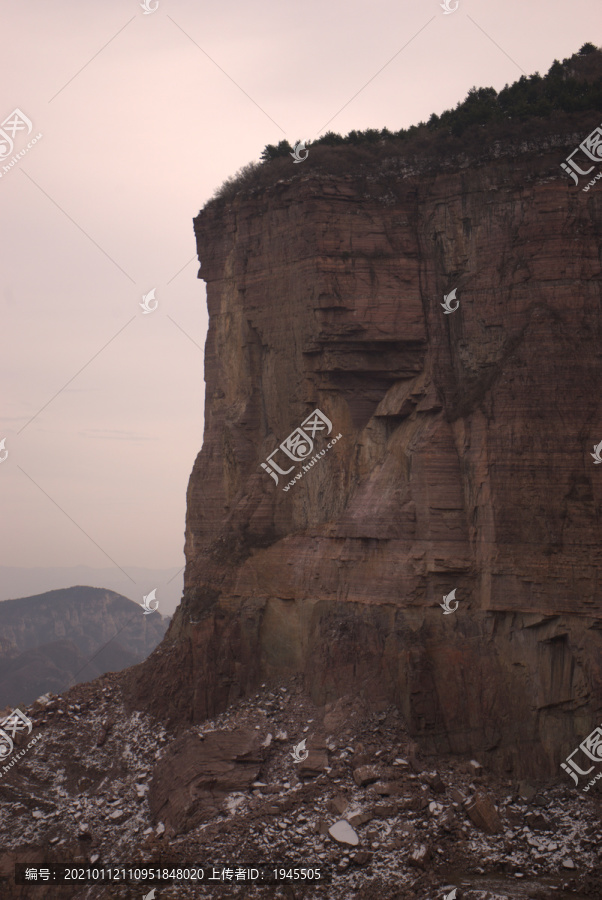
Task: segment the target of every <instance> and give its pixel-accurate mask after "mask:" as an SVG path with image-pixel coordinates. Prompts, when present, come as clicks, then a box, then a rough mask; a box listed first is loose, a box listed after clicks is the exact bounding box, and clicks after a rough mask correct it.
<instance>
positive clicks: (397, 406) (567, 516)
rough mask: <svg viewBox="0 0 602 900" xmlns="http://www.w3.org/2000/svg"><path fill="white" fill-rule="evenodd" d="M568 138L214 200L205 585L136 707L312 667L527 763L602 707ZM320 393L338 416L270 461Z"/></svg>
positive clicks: (598, 197)
mask: <svg viewBox="0 0 602 900" xmlns="http://www.w3.org/2000/svg"><path fill="white" fill-rule="evenodd" d="M571 142H572V143H571ZM565 143H566V150H565V145H564V144H563V142H562V141H558V140H557V139H556V140H555V141H554V142H551V144H553V146H552V145H551V144H546V143H545V142H544V143H541V142H540V144H538V145H529V146H527V145H524V146H521V147H516V148H515V149H514V151H513V156H511V157H510V156H505V157H504V156H500V158H499V159H495V158H494V156H495V154H492V156H491V158H490V159H489V160H487V161H485V162H483V161H477V160H467V161H465V163H463V164H461V165H455V167H454V166H452V165H451V164H448V165H444V164H442V165H441V166H437V167H433V166H431V168H430V169H429V168H428V167H426V168H424V170H423V171H417V170H411V169H408V167H405V168H404V167H397V168H396V167H395V162H396V161H395V160H392V161H391V166H390V167H389V170H388V171H383V170H379V171H374V172H373V173H372V174H371V176H370V179H368V180H366V179H364V178H359V177H356V176H353V175H351V174H341V175H340V176H333V175H328V176H327V175H321V174H320V173H319V171H316V172H312V171H311V169H310V166H311V161H308V164H307V165H306V168H305V172H304V174H303V175H301V174H297V173H295V177H292V176H291V178H290V179H288V180H284V181H282V180H281V181H279V182H278V183H277V184H275V185H273V186H272V187H269V188H266V189H262V190H261V191H259V192H255V193H254V194H241V195H239V196H237V197H236V198H235V200H234V201H233V202H232V203H231V204H229V205H227V206H223V205H221V206H220V205H219V204H209V205H208V206H207V207H206V208H205V209H204V210H203V211H202V212H201V213H200V215H199V216H198V218H197V219H196V220H195V232H196V237H197V244H198V252H199V258H200V260H201V261H202V269H201V270H200V274H201V277H202V278H203V279H204V280H205V281H206V282H207V297H208V307H209V314H210V324H209V333H208V338H207V346H206V359H205V379H206V382H207V393H206V411H205V415H206V425H205V436H204V443H203V448H202V450H201V452H200V453H199V456H198V457H197V460H196V462H195V465H194V469H193V472H192V475H191V478H190V484H189V488H188V513H187V528H186V555H187V568H186V579H185V596H184V600H183V602H182V604H181V606H180V608H179V610H178V612H177V613H176V616H175V618H174V622H173V624H172V627H171V629H170V632H169V635H168V640H167V642H166V643H165V644H164V646H165V647H167V648H168V649H169V652H168V653H167V654H166V655H163V656H162V657H161V656H159V655H157V654H155V656H154V657H151V660H150V661H149V663H148V664H146V665H144V666H142V667H141V668H140V669H139V674H137V675H136V678H135V679H134V681H133V683H132V689H131V698H132V699H131V702H132V703H133V704H134V705H137V706H139V707H143V706H144V707H147V708H150V709H152V710H153V711H155V712H156V713H157V714H160V715H161V716H166V717H168V718H172V719H173V720H176V721H177V720H189V721H190V720H193V721H201V720H203V719H204V718H205V717H207V716H212V715H214V714H216V713H217V712H219V711H220V710H223V709H225V708H226V707H227V705H228V704H229V703H231V702H232V701H234V700H235V699H236V698H238V697H241V696H245V695H247V694H248V693H249V691H252V690H253V689H255V688H256V687H257V686H258V684H259V683H260V682H261V681H263V680H265V679H274V678H278V677H289V676H291V675H295V674H301V675H302V676H303V678H304V681H305V685H306V688H307V690H308V691H309V692H310V694H311V696H312V699H313V700H314V701H315V702H317V703H320V704H323V703H325V702H327V701H331V700H333V699H335V698H336V697H338V696H342V695H343V694H345V693H347V692H349V693H351V694H354V695H357V694H359V693H360V692H363V694H364V695H365V696H366V697H368V698H370V699H371V700H373V701H377V700H379V699H384V700H386V701H392V702H394V703H396V704H397V705H398V707H399V709H400V710H401V711H402V712H403V714H404V717H405V719H406V721H407V722H408V726H409V728H410V730H411V732H412V733H413V734H414V735H415V736H416V737H418V738H420V740H421V745H422V746H423V747H425V748H427V749H430V750H431V751H432V752H454V753H466V754H468V753H470V754H474V753H477V752H478V753H485V754H486V759H487V762H488V764H490V765H495V766H496V767H497V768H498V769H499V770H500V771H508V772H510V771H512V772H515V773H517V774H522V775H525V776H526V777H531V778H538V777H542V776H547V775H550V774H552V773H557V772H558V764H559V761H560V760H561V759H563V758H564V757H565V756H566V755H567V754H568V753H569V752H570V751H571V750H572V749H574V748H575V747H576V746H577V744H578V743H579V741H580V740H581V739H582V738H583V736H585V735H586V734H588V733H589V731H591V729H592V728H593V727H595V725H597V724H598V718H599V715H598V709H597V701H594V700H592V698H594V697H596V696H597V697H599V696H600V691H601V689H602V670H601V666H600V650H601V643H602V641H601V627H602V617H601V610H602V602H601V595H600V578H599V574H600V561H601V546H602V541H601V538H602V532H601V527H600V525H601V517H600V509H601V501H602V467H597V466H595V465H594V464H593V461H592V459H591V456H590V452H591V450H592V447H593V444H594V443H595V442H598V441H600V440H601V439H602V433H601V432H600V428H601V427H602V425H601V420H600V387H601V385H602V356H601V354H600V346H601V342H602V327H601V318H600V279H601V275H602V273H601V263H600V254H599V246H600V243H601V239H602V225H601V220H602V216H601V204H602V193H600V191H598V193H595V192H594V191H592V192H591V193H590V194H583V193H582V192H581V191H579V190H574V189H573V187H574V186H573V185H572V182H571V183H568V180H567V179H563V178H562V177H561V176H560V175H559V172H560V171H561V170H560V169H559V163H560V161H561V160H562V159H563V158H564V155H566V152H568V151H569V150H570V149H571V148H572V147H573V146H575V137H574V135H570V136H567V138H566V142H565ZM454 288H456V289H457V299H458V300H459V308H458V309H457V310H456V311H455V312H453V313H451V314H449V315H446V314H445V313H444V311H443V309H442V308H441V303H442V301H443V296H444V294H447V293H449V292H450V291H451V290H452V289H454ZM316 408H317V409H320V410H321V411H322V412H323V413H324V414H325V415H326V416H327V417H328V419H329V420H330V421H331V422H332V426H333V429H332V434H331V436H330V437H332V436H337V435H339V434H340V435H341V437H340V439H339V440H338V441H337V442H336V443H335V444H334V445H333V446H332V447H330V448H329V449H328V451H327V452H326V453H325V455H324V456H319V457H318V459H317V461H316V462H315V463H314V464H313V465H312V466H311V468H309V469H308V471H306V472H303V471H302V469H301V465H297V466H296V468H294V472H293V473H292V474H291V475H288V476H279V483H278V484H275V482H274V480H273V479H272V478H271V477H270V475H269V474H268V473H267V472H266V471H265V470H263V469H262V468H261V463H262V462H265V460H266V458H267V457H268V455H269V454H270V453H271V452H272V451H273V450H274V449H275V448H277V447H278V446H279V444H281V443H282V442H283V441H284V440H285V438H286V437H287V436H288V435H289V434H291V433H292V432H293V431H294V430H295V429H296V428H298V427H299V426H300V425H301V423H302V422H303V421H305V420H306V419H307V417H308V416H309V414H310V413H311V412H312V411H313V410H314V409H316ZM314 437H315V440H314V444H315V446H314V451H317V452H321V450H322V449H325V447H326V443H327V442H328V441H327V436H326V435H321V434H319V433H318V434H315V435H314ZM285 459H288V464H290V465H291V466H294V464H293V462H292V460H291V459H290V458H287V457H285V456H284V454H283V453H282V451H279V454H278V455H277V457H275V460H276V461H278V462H279V465H280V467H281V468H282V469H284V468H285V466H284V460H285ZM299 472H301V473H302V477H301V478H300V480H297V481H295V482H294V483H293V486H292V487H290V489H289V490H288V491H287V492H285V491H284V487H286V486H287V483H288V478H293V477H294V475H295V473H299ZM452 590H455V591H456V600H457V601H458V609H457V610H456V611H455V612H454V613H453V614H450V615H444V614H443V611H442V609H441V608H440V604H441V602H442V599H443V597H444V596H445V595H447V594H448V593H449V592H450V591H452ZM151 672H152V677H150V676H151ZM161 684H165V687H164V688H162V687H161ZM151 686H152V687H151Z"/></svg>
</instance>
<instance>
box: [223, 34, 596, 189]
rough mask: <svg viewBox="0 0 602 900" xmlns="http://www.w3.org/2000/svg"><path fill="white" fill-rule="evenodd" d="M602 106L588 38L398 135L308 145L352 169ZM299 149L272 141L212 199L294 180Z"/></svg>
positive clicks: (559, 122)
mask: <svg viewBox="0 0 602 900" xmlns="http://www.w3.org/2000/svg"><path fill="white" fill-rule="evenodd" d="M601 108H602V50H600V49H599V48H598V47H596V46H594V44H591V43H586V44H583V46H582V47H581V49H580V50H579V52H578V53H575V54H573V56H571V57H570V58H568V59H564V60H563V61H562V63H560V62H559V61H558V60H554V62H553V63H552V65H551V67H550V69H549V71H548V72H547V74H546V75H545V76H544V77H542V76H541V75H540V74H539V72H536V73H535V74H534V75H531V76H529V77H527V76H525V75H522V76H521V77H520V78H519V79H518V81H515V82H514V84H511V85H505V87H504V88H503V89H502V90H501V91H500V92H499V93H498V92H497V91H496V90H495V88H492V87H482V88H477V87H472V88H471V89H470V90H469V92H468V95H467V97H466V99H465V100H463V101H462V102H460V103H458V104H457V106H456V107H455V109H449V110H445V112H443V113H441V115H440V116H437V115H436V114H435V113H433V114H432V115H431V117H430V118H429V120H428V122H427V123H424V122H420V123H419V124H418V125H411V126H410V127H409V128H402V129H400V130H399V131H397V132H391V131H389V130H388V129H387V128H383V129H381V130H380V131H379V130H378V129H376V128H368V129H367V130H366V131H356V130H353V131H350V132H349V134H347V135H346V136H345V137H343V136H342V135H340V134H336V133H335V132H332V131H328V132H326V134H324V135H322V137H320V138H318V139H317V140H315V141H312V142H311V144H310V143H309V142H307V147H308V148H310V149H311V150H312V159H313V161H314V164H318V165H321V167H322V168H324V171H329V172H332V173H334V174H340V173H342V172H347V173H349V172H351V171H352V170H353V169H354V168H358V167H359V168H361V167H362V166H363V165H364V163H365V164H366V165H368V166H369V165H370V164H373V163H374V161H375V160H377V159H379V158H381V157H383V156H386V157H391V156H392V155H393V156H399V155H400V151H401V149H402V147H403V155H404V156H405V155H406V154H407V153H409V154H410V155H413V156H414V157H418V156H419V155H428V156H430V157H437V156H439V155H441V154H447V153H449V152H450V151H451V150H452V148H453V149H454V150H456V151H457V152H463V151H465V150H467V149H469V150H470V151H472V152H474V151H477V152H479V151H480V150H481V149H482V148H483V147H484V145H485V143H486V142H487V139H489V140H490V141H491V140H504V139H505V140H508V139H510V140H512V139H514V138H517V139H518V138H519V135H520V137H521V139H522V136H523V135H522V133H521V130H520V126H521V125H522V123H524V122H527V121H528V122H530V123H533V127H532V128H531V130H530V137H531V138H532V139H537V136H538V133H539V132H541V133H542V134H543V133H544V131H549V128H550V124H551V123H552V122H553V124H554V125H555V126H557V127H558V128H560V127H562V126H563V125H566V114H569V115H570V114H571V113H585V112H588V111H590V110H591V111H592V112H595V113H596V114H598V113H599V110H600V109H601ZM535 122H541V123H542V126H543V127H536V126H535ZM546 122H547V123H548V124H545V123H546ZM461 138H462V140H461V141H459V139H461ZM467 142H468V144H467ZM342 148H344V151H343V150H342ZM292 149H293V148H292V147H291V145H290V144H289V142H288V141H286V140H283V141H280V143H278V144H276V145H274V144H267V146H266V147H265V148H264V150H263V152H262V153H261V162H260V163H250V164H249V165H247V166H244V167H243V168H242V169H240V170H239V172H237V174H236V175H234V176H233V177H231V178H228V179H227V181H226V182H224V184H223V185H222V186H221V187H220V188H219V189H218V190H217V191H216V193H215V194H214V196H213V198H212V199H213V200H227V199H231V198H232V197H234V196H235V195H236V193H237V192H238V191H239V190H242V189H243V188H245V187H250V186H257V187H259V186H262V185H267V184H269V183H273V181H274V178H285V177H286V178H290V177H291V174H292V173H291V169H290V166H288V165H287V164H288V163H289V162H290V159H289V154H291V153H292ZM320 150H321V151H322V152H319V153H318V151H320ZM335 155H336V159H335ZM337 160H338V163H337Z"/></svg>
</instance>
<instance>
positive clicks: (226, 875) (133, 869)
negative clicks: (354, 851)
mask: <svg viewBox="0 0 602 900" xmlns="http://www.w3.org/2000/svg"><path fill="white" fill-rule="evenodd" d="M330 880H331V878H330V873H329V872H327V870H326V869H325V867H324V866H313V867H310V868H298V867H294V868H293V867H290V866H283V865H279V866H274V865H263V864H262V865H257V866H246V865H245V866H189V867H187V868H182V867H179V866H178V867H174V866H161V867H159V866H139V865H128V866H104V867H98V866H97V867H90V866H73V865H68V864H66V863H54V864H52V865H47V866H28V865H26V864H25V863H15V884H74V885H75V884H177V883H179V882H190V883H191V884H195V883H197V884H198V883H203V884H217V883H220V884H224V883H233V884H235V883H238V884H240V883H241V882H247V883H248V882H252V883H253V884H297V883H299V882H309V883H313V884H318V883H321V884H327V883H329V882H330Z"/></svg>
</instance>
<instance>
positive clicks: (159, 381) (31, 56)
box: [0, 0, 602, 569]
mask: <svg viewBox="0 0 602 900" xmlns="http://www.w3.org/2000/svg"><path fill="white" fill-rule="evenodd" d="M440 2H441V0H428V2H425V0H421V2H418V0H412V2H411V0H390V2H389V0H386V2H380V3H370V4H368V3H365V2H363V3H362V2H357V0H355V2H346V3H341V2H333V3H324V2H316V0H306V2H298V3H282V2H257V0H244V2H237V0H226V2H221V3H193V2H190V0H159V5H158V9H157V10H156V12H153V13H151V14H148V15H145V14H144V12H143V10H142V9H141V7H140V0H103V2H99V3H82V2H81V0H77V2H76V0H56V2H52V3H49V2H47V0H28V2H27V3H24V2H23V0H2V13H1V20H0V21H1V26H2V36H3V40H2V54H1V59H0V67H1V69H2V79H1V83H2V85H3V91H2V100H1V105H0V121H1V120H3V119H4V118H6V117H7V116H9V114H10V113H11V112H12V111H13V110H14V109H15V108H19V109H20V110H22V111H23V113H24V114H25V115H26V116H27V117H28V118H29V119H31V120H32V122H33V132H32V135H31V136H30V138H31V137H33V136H35V135H36V134H38V133H40V132H41V133H42V134H43V137H42V139H41V140H39V141H38V142H37V143H36V145H35V146H33V147H32V148H31V149H30V150H29V151H28V152H27V154H26V155H25V156H24V157H23V158H21V159H19V161H18V163H17V164H15V165H14V166H13V167H12V168H11V169H10V171H8V172H7V173H4V174H2V172H3V169H2V167H1V166H2V163H0V174H2V177H0V204H1V206H0V208H1V210H2V213H1V215H2V226H3V227H2V236H3V237H2V265H3V272H2V280H1V282H0V309H1V321H2V328H1V332H0V382H1V384H2V389H1V391H0V396H1V401H0V440H2V438H6V443H5V448H6V450H8V451H9V455H8V458H7V459H6V460H5V462H3V463H2V464H0V508H1V510H2V514H1V516H0V548H1V552H0V565H5V566H76V565H88V566H93V567H97V568H100V567H106V566H110V565H111V564H112V563H115V564H117V565H119V566H122V567H124V568H126V569H127V566H147V567H169V566H179V565H183V563H184V557H183V551H182V548H183V542H184V516H185V492H186V486H187V482H188V477H189V474H190V470H191V468H192V464H193V462H194V458H195V456H196V454H197V452H198V451H199V449H200V446H201V441H202V434H203V400H204V381H203V347H204V342H205V333H206V328H207V315H206V303H205V286H204V283H203V282H202V281H199V280H197V278H196V275H197V271H198V262H197V260H196V250H195V245H194V236H193V230H192V218H193V217H194V216H195V215H196V214H197V213H198V211H199V209H200V208H201V207H202V205H203V204H204V203H205V202H206V201H207V200H208V199H209V197H210V196H211V195H212V194H213V192H214V190H215V189H216V188H217V187H218V186H219V184H221V182H222V181H223V180H224V179H225V178H227V177H228V176H229V175H232V174H234V173H235V172H236V170H237V169H239V168H240V167H241V166H243V165H245V164H246V163H248V162H250V161H253V160H258V159H259V155H260V153H261V151H262V149H263V147H264V146H265V144H267V143H277V142H278V141H280V140H281V139H282V138H285V137H286V138H287V139H288V140H289V141H290V142H291V143H294V141H295V140H296V139H299V138H300V139H305V140H311V139H312V138H315V137H317V136H319V134H320V129H322V128H323V126H325V125H326V123H329V124H328V126H327V128H326V129H325V130H334V131H338V132H340V133H343V134H346V133H347V132H348V131H350V130H351V129H354V128H355V129H366V128H382V127H384V126H387V127H388V128H389V129H390V130H397V129H399V128H401V127H406V126H408V125H411V124H413V123H417V122H419V121H420V120H426V119H428V117H429V116H430V114H431V113H432V112H436V113H441V112H442V111H443V110H444V109H448V108H450V107H453V106H455V105H456V103H457V102H458V101H460V100H463V99H464V97H465V96H466V93H467V92H468V90H469V88H471V87H472V86H473V85H476V86H478V87H480V86H490V85H491V86H493V87H495V88H496V89H497V90H500V89H501V88H503V86H504V84H506V83H511V82H513V81H515V80H516V79H517V78H518V77H520V75H521V74H523V73H526V74H531V73H533V72H535V71H539V72H540V74H542V75H543V74H544V73H545V72H546V71H547V70H548V68H549V67H550V65H551V64H552V61H553V60H554V58H557V59H560V60H562V59H563V58H564V57H567V56H570V55H571V54H572V53H574V52H576V51H577V50H578V49H579V48H580V47H581V46H582V45H583V44H584V43H585V42H586V41H592V42H593V43H595V44H597V45H600V44H602V39H601V37H600V35H599V34H596V33H593V29H594V25H595V23H596V22H600V15H599V13H600V9H599V2H596V0H572V3H571V4H570V5H569V4H567V3H566V2H562V3H561V2H559V0H507V2H504V3H502V2H500V3H493V2H492V0H459V6H458V9H457V10H456V11H455V12H454V13H452V14H450V15H445V14H444V12H443V10H442V9H441V6H440ZM455 2H456V0H452V2H451V6H452V7H453V6H454V5H455ZM155 3H156V0H150V4H149V5H150V6H151V7H154V6H155ZM402 48H403V49H402ZM390 60H391V62H389V61H390ZM387 63H388V65H387ZM383 66H384V67H385V68H383ZM381 69H382V71H380V72H379V70H381ZM376 73H378V74H376ZM375 75H376V77H374V78H373V76H375ZM371 79H372V80H371ZM358 92H359V93H358ZM355 94H357V96H355V97H354V95H355ZM353 97H354V99H353V100H351V98H353ZM350 100H351V102H349V103H348V101H350ZM345 104H348V105H345ZM343 107H344V109H342V108H343ZM341 109H342V112H340V113H339V110H341ZM337 113H338V114H337ZM275 123H277V124H275ZM596 124H597V123H596V122H592V127H594V126H595V125H596ZM30 138H29V139H30ZM26 143H27V140H26V139H24V138H23V137H22V136H21V135H18V136H17V139H16V144H15V151H18V150H20V149H22V148H23V147H24V146H26ZM9 159H10V158H9ZM6 162H7V160H5V161H4V163H3V164H4V165H6ZM560 162H561V160H560V159H559V163H560ZM292 165H293V162H292V160H291V166H292ZM302 165H303V166H304V174H307V173H310V172H311V151H310V154H309V157H308V159H307V160H306V161H305V162H304V163H303V164H302ZM559 177H564V176H563V175H562V173H561V171H560V169H559ZM152 288H155V290H156V299H157V300H158V301H159V306H158V308H157V309H156V311H155V312H153V313H151V314H148V315H143V313H142V310H141V309H140V307H139V303H140V301H141V300H142V295H143V294H146V293H148V292H149V291H150V290H151V289H152ZM103 348H104V349H103ZM78 373H79V374H78ZM66 384H67V386H66V387H64V389H63V390H61V388H63V386H64V385H66ZM55 395H56V396H55ZM53 397H54V399H51V398H53ZM49 401H51V402H49ZM43 407H44V408H43ZM32 417H35V418H33V420H32ZM30 420H32V421H30ZM28 422H29V424H26V423H28Z"/></svg>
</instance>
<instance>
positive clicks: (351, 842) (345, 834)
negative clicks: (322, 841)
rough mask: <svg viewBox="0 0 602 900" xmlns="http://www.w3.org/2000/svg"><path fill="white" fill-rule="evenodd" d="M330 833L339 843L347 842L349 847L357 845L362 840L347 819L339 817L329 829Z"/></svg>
mask: <svg viewBox="0 0 602 900" xmlns="http://www.w3.org/2000/svg"><path fill="white" fill-rule="evenodd" d="M328 834H329V835H330V837H331V838H332V839H333V841H336V842H337V844H346V845H347V846H349V847H357V845H358V844H359V842H360V839H359V837H358V836H357V834H356V832H355V831H354V830H353V828H352V827H351V825H350V824H349V822H348V821H347V819H339V821H338V822H335V823H334V825H331V826H330V828H329V829H328Z"/></svg>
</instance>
